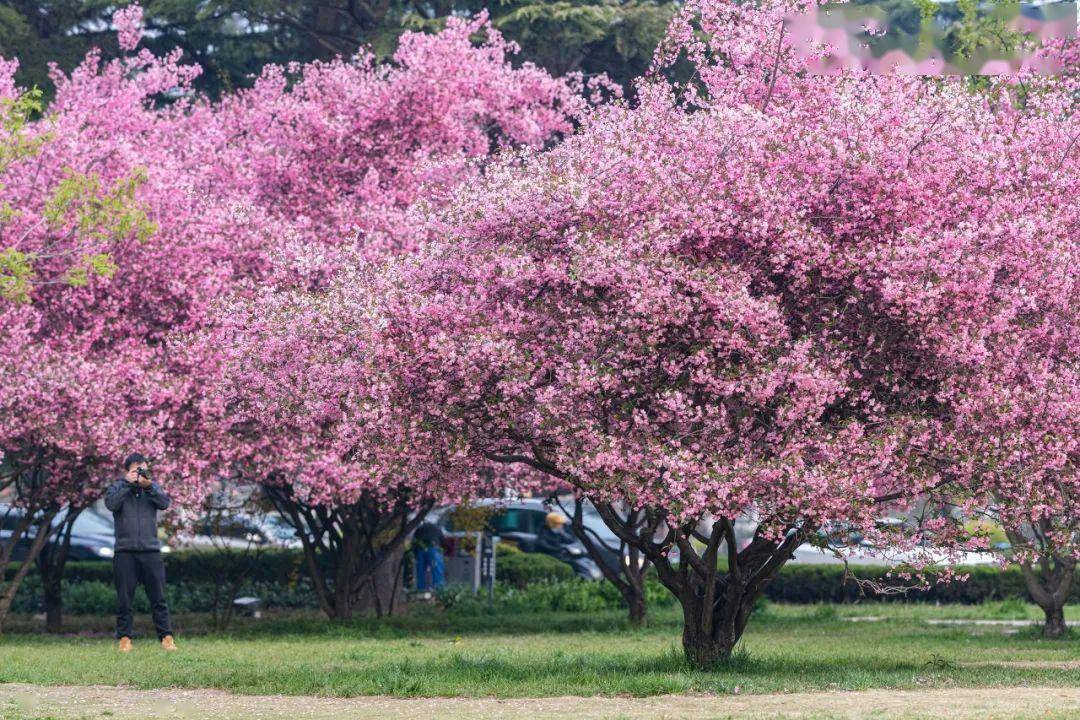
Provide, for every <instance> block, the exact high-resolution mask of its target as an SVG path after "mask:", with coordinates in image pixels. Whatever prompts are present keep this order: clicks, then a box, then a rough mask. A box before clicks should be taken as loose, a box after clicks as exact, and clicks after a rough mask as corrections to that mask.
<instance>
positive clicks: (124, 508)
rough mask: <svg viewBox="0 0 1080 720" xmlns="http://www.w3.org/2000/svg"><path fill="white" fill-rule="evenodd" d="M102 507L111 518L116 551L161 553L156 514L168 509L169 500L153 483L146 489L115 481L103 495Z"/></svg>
mask: <svg viewBox="0 0 1080 720" xmlns="http://www.w3.org/2000/svg"><path fill="white" fill-rule="evenodd" d="M105 507H107V508H109V510H111V511H112V514H113V521H114V532H115V533H116V546H115V549H116V550H130V551H134V552H146V551H152V550H160V549H161V541H160V540H158V536H157V513H158V510H164V509H165V508H167V507H169V496H168V495H166V494H165V491H163V490H162V489H161V488H160V487H158V485H157V483H151V484H150V487H148V488H141V487H139V486H137V485H132V484H131V483H129V482H128V481H127V480H117V481H116V482H115V483H113V484H112V485H110V486H109V489H108V490H107V491H106V492H105Z"/></svg>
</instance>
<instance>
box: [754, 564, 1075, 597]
mask: <svg viewBox="0 0 1080 720" xmlns="http://www.w3.org/2000/svg"><path fill="white" fill-rule="evenodd" d="M852 573H853V574H854V575H855V576H856V577H858V578H859V579H860V580H870V581H873V582H877V583H880V584H882V585H893V586H895V585H902V584H904V583H903V581H902V580H900V579H898V578H895V577H892V578H890V577H889V573H890V568H887V567H882V566H875V565H858V566H854V567H853V568H852ZM957 573H958V574H961V575H967V576H968V579H967V580H966V581H963V582H960V581H954V582H950V583H942V584H938V585H933V586H931V587H930V589H928V590H912V591H910V592H907V593H897V594H887V595H879V594H874V593H872V592H870V591H866V592H865V593H864V592H863V590H862V589H861V588H860V586H859V584H858V583H856V582H854V581H852V580H848V581H847V582H844V567H843V566H842V565H786V566H785V567H784V568H783V569H781V570H780V574H779V575H778V576H777V577H776V578H775V579H774V580H773V581H772V582H771V583H769V584H768V585H767V586H766V588H765V597H766V598H768V599H769V600H772V601H774V602H789V603H825V602H833V603H849V602H854V601H857V600H861V599H870V600H882V601H896V602H912V601H914V602H931V603H961V604H965V605H973V604H977V603H983V602H989V601H993V600H1008V599H1011V598H1016V599H1020V600H1024V601H1029V600H1030V597H1029V596H1028V592H1027V586H1026V585H1025V584H1024V576H1023V573H1022V571H1021V570H1020V568H1019V567H1015V566H1011V567H1008V568H1005V569H1004V570H1002V569H1001V568H998V567H997V566H993V565H976V566H970V567H961V568H957ZM1069 602H1073V603H1080V583H1076V582H1074V583H1073V585H1072V589H1071V592H1070V594H1069Z"/></svg>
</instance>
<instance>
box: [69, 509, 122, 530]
mask: <svg viewBox="0 0 1080 720" xmlns="http://www.w3.org/2000/svg"><path fill="white" fill-rule="evenodd" d="M73 532H74V533H76V534H78V535H112V534H113V521H112V520H111V519H110V518H107V517H105V516H103V515H99V514H98V513H96V512H93V511H86V512H82V513H80V514H79V517H78V518H76V519H75V527H74V528H73Z"/></svg>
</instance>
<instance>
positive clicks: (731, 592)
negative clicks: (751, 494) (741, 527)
mask: <svg viewBox="0 0 1080 720" xmlns="http://www.w3.org/2000/svg"><path fill="white" fill-rule="evenodd" d="M595 504H596V509H597V510H598V511H599V512H600V516H601V517H602V518H603V519H604V522H605V523H607V526H608V527H609V528H611V530H612V532H614V533H615V534H616V535H617V536H618V537H619V538H620V539H621V540H623V541H625V542H626V543H628V544H629V545H631V546H632V547H635V548H637V549H638V550H639V551H640V552H643V553H644V554H645V556H646V557H647V558H648V559H649V560H650V561H651V562H652V563H653V565H654V566H655V567H656V574H657V577H658V578H659V579H660V582H661V583H663V584H664V586H665V587H666V588H668V589H669V590H671V592H672V593H673V594H674V595H675V597H676V598H677V599H678V601H679V604H680V605H681V606H682V610H683V652H684V654H685V655H686V661H687V663H689V664H690V665H691V666H692V667H694V668H697V669H702V670H707V669H710V668H713V667H715V666H717V665H718V664H722V663H724V662H726V661H727V660H728V659H730V658H731V655H732V653H733V652H734V651H735V647H736V645H738V643H739V640H741V639H742V635H743V631H745V630H746V624H747V622H749V620H750V615H751V613H752V612H753V609H754V603H755V602H756V601H757V599H758V598H759V597H760V596H761V594H762V592H764V590H765V586H766V585H767V584H768V582H769V581H770V580H772V579H773V578H774V577H776V574H777V573H778V572H780V568H782V567H783V566H784V564H785V563H786V562H787V561H788V560H790V559H791V556H792V554H793V553H794V552H795V549H796V548H797V547H798V546H799V545H800V544H802V542H803V541H804V540H805V539H806V538H807V537H809V536H810V535H811V534H812V533H813V532H814V529H815V528H813V527H811V526H809V525H803V526H798V527H792V528H789V529H788V531H787V532H786V533H784V534H783V536H782V537H783V539H782V540H781V541H779V542H777V541H775V540H772V539H769V538H767V537H765V536H764V535H762V534H760V531H759V533H758V534H755V536H754V538H753V540H752V541H751V542H750V543H749V544H748V545H747V546H746V547H745V548H743V549H742V550H739V549H738V547H737V541H736V538H735V529H734V525H733V523H732V521H730V520H728V519H726V518H720V519H719V520H715V521H714V522H712V523H711V527H709V528H708V529H707V530H700V529H699V528H698V527H697V523H693V522H690V523H683V524H668V523H667V521H666V520H665V521H664V523H663V524H664V526H666V527H667V534H666V536H665V537H663V538H662V539H660V540H657V539H656V535H657V532H656V530H657V528H658V527H660V526H661V523H660V522H659V521H658V520H657V519H656V518H657V517H661V516H662V515H663V511H662V510H660V509H656V508H651V509H645V510H643V511H641V512H643V513H644V517H645V520H646V521H645V522H643V523H640V522H639V523H637V526H636V527H632V526H631V525H630V524H629V523H628V522H627V518H625V517H622V516H621V515H620V514H619V513H618V512H616V511H615V510H614V509H613V508H612V507H611V505H610V504H606V503H595ZM692 539H693V540H697V541H698V542H700V543H703V544H704V546H705V547H704V550H703V551H701V552H699V550H698V548H697V547H695V546H694V545H693V544H692V543H691V540H692ZM721 547H726V548H727V562H728V567H727V569H726V570H723V569H721V568H720V567H719V565H718V561H719V552H720V549H721ZM675 548H677V549H678V553H679V558H678V561H677V562H672V561H671V560H670V559H669V556H670V555H672V554H673V553H672V552H671V551H672V550H673V549H675Z"/></svg>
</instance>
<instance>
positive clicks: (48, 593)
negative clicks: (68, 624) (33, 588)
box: [42, 583, 64, 635]
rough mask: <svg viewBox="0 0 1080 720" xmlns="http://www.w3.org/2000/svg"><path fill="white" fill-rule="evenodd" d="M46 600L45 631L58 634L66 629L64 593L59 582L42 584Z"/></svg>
mask: <svg viewBox="0 0 1080 720" xmlns="http://www.w3.org/2000/svg"><path fill="white" fill-rule="evenodd" d="M42 594H43V595H44V600H45V632H47V633H52V634H54V635H58V634H60V633H62V632H63V631H64V595H63V593H62V592H61V591H60V584H59V583H49V584H48V585H43V586H42Z"/></svg>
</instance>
